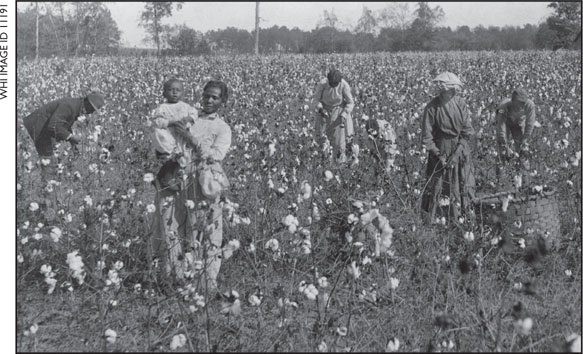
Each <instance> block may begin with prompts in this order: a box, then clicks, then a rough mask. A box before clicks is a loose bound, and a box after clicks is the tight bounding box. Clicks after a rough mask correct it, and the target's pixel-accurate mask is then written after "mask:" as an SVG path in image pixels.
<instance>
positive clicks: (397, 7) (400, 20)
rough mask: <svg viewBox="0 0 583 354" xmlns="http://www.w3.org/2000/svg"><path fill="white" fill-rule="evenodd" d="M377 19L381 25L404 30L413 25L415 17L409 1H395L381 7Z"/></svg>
mask: <svg viewBox="0 0 583 354" xmlns="http://www.w3.org/2000/svg"><path fill="white" fill-rule="evenodd" d="M377 19H378V22H379V25H380V26H381V27H392V28H396V29H400V30H402V31H404V30H405V29H407V27H409V26H410V25H411V23H412V22H413V19H414V18H413V14H412V12H411V9H410V8H409V3H406V2H404V3H403V2H395V3H391V4H390V5H389V6H387V7H385V8H384V9H381V10H380V11H379V14H378V17H377Z"/></svg>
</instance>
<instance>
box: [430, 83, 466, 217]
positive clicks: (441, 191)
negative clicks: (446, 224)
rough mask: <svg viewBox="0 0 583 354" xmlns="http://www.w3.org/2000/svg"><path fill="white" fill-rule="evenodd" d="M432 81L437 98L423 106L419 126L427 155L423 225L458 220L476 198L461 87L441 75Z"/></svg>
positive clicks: (464, 103)
mask: <svg viewBox="0 0 583 354" xmlns="http://www.w3.org/2000/svg"><path fill="white" fill-rule="evenodd" d="M433 81H434V82H435V83H436V85H437V91H438V96H436V97H435V98H433V99H432V100H431V101H430V102H429V103H428V104H427V106H426V107H425V110H424V113H423V121H422V126H421V129H422V139H423V144H424V146H425V148H426V149H427V150H428V152H429V157H428V161H427V170H426V177H427V179H428V182H427V185H426V188H425V190H424V191H423V197H422V202H421V209H422V213H423V218H424V220H425V221H426V222H428V221H429V222H435V221H436V220H444V219H442V218H446V219H447V218H450V219H451V218H453V220H456V221H457V220H459V217H460V216H462V211H465V210H470V207H471V202H472V199H473V198H474V195H475V180H474V170H473V165H472V156H471V151H470V146H469V139H471V138H472V136H473V135H474V129H473V127H472V122H471V119H470V115H469V112H468V108H467V105H466V102H465V100H464V99H463V98H461V97H459V95H457V93H459V92H460V90H461V88H462V82H461V81H460V79H459V78H458V77H457V76H456V75H455V74H453V73H450V72H443V73H441V74H439V75H438V76H437V77H436V78H435V79H434V80H433Z"/></svg>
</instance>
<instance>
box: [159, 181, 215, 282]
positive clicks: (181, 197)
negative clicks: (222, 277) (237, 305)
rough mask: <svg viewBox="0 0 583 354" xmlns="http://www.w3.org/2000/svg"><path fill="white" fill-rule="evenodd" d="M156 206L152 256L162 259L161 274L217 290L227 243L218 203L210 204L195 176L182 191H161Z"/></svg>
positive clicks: (182, 187) (184, 183)
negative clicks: (197, 282) (223, 252)
mask: <svg viewBox="0 0 583 354" xmlns="http://www.w3.org/2000/svg"><path fill="white" fill-rule="evenodd" d="M156 206H157V210H156V212H155V217H154V221H153V225H152V231H153V235H152V255H153V257H155V258H157V259H158V264H159V268H160V269H159V270H160V272H159V274H161V276H162V277H164V278H166V279H167V278H168V277H175V278H176V279H179V280H188V279H193V280H194V281H199V284H198V285H199V287H200V288H201V289H216V287H217V276H218V274H219V270H220V267H221V258H222V249H221V244H222V242H223V222H222V221H223V217H222V208H221V205H220V204H219V201H218V199H217V200H214V201H209V200H207V199H206V198H205V197H204V196H203V194H202V191H201V187H200V184H199V183H198V175H197V173H196V172H195V173H193V174H190V175H189V176H188V178H187V179H186V180H185V181H182V182H181V188H180V190H179V191H171V190H161V189H158V190H157V192H156ZM200 275H205V276H204V277H201V276H200Z"/></svg>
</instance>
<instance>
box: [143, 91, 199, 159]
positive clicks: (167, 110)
mask: <svg viewBox="0 0 583 354" xmlns="http://www.w3.org/2000/svg"><path fill="white" fill-rule="evenodd" d="M185 117H191V118H192V120H193V121H196V120H197V118H198V112H197V111H196V109H194V107H192V106H190V105H189V104H188V103H185V102H182V101H180V102H176V103H162V104H161V105H160V106H158V107H157V108H156V109H154V110H153V111H152V114H151V120H152V127H153V135H152V141H153V144H154V149H155V150H156V151H157V152H158V153H161V154H172V153H182V154H183V155H185V156H186V161H189V160H190V149H189V148H188V147H187V145H186V143H185V142H184V141H183V139H182V138H180V137H179V136H176V135H174V134H172V131H171V129H168V123H170V122H175V121H179V120H181V119H183V118H185ZM181 164H183V163H181Z"/></svg>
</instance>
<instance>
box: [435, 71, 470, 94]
mask: <svg viewBox="0 0 583 354" xmlns="http://www.w3.org/2000/svg"><path fill="white" fill-rule="evenodd" d="M433 81H434V82H437V83H441V84H442V85H443V86H444V87H445V88H446V89H451V88H455V89H456V91H459V90H460V89H461V88H462V86H464V84H462V82H461V80H460V79H459V77H457V75H456V74H453V73H450V72H449V71H444V72H442V73H441V74H439V75H437V76H436V77H435V79H433Z"/></svg>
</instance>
